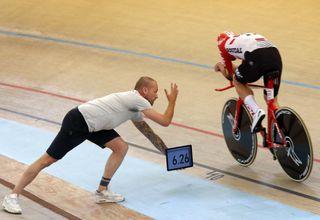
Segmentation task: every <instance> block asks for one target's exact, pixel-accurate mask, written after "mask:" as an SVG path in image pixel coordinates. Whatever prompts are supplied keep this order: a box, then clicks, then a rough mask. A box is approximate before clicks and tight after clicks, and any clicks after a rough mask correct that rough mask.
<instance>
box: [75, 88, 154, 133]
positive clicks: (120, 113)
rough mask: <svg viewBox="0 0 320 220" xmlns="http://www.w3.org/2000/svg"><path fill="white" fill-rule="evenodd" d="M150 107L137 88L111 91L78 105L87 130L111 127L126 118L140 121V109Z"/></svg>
mask: <svg viewBox="0 0 320 220" xmlns="http://www.w3.org/2000/svg"><path fill="white" fill-rule="evenodd" d="M148 108H151V104H150V103H149V101H148V100H146V99H145V98H143V97H142V96H141V95H140V94H139V92H138V91H137V90H132V91H128V92H119V93H113V94H110V95H107V96H104V97H101V98H98V99H94V100H92V101H89V102H86V103H83V104H81V105H79V107H78V109H79V111H80V112H81V114H82V115H83V117H84V119H85V121H86V123H87V125H88V128H89V131H90V132H94V131H100V130H110V129H113V128H115V127H117V126H119V125H120V124H122V123H123V122H125V121H127V120H134V121H141V120H143V114H142V112H141V111H143V110H145V109H148Z"/></svg>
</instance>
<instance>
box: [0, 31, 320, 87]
mask: <svg viewBox="0 0 320 220" xmlns="http://www.w3.org/2000/svg"><path fill="white" fill-rule="evenodd" d="M0 35H4V36H13V37H18V38H29V39H34V40H42V41H52V42H56V43H62V44H67V45H74V46H80V47H86V48H91V49H98V50H103V51H108V52H115V53H123V54H129V55H133V56H140V57H147V58H151V59H157V60H162V61H166V62H171V63H180V64H185V65H190V66H194V67H199V68H204V69H212V65H208V64H199V63H194V62H190V61H186V60H180V59H175V58H168V57H162V56H157V55H152V54H148V53H141V52H135V51H130V50H124V49H120V48H113V47H107V46H104V45H99V44H92V43H86V42H81V41H76V40H67V39H60V38H54V37H49V36H43V35H35V34H27V33H20V32H15V31H7V30H3V29H2V30H1V29H0ZM282 82H283V83H285V84H289V85H294V86H299V87H305V88H309V89H316V90H320V86H318V85H311V84H305V83H298V82H291V81H287V80H282Z"/></svg>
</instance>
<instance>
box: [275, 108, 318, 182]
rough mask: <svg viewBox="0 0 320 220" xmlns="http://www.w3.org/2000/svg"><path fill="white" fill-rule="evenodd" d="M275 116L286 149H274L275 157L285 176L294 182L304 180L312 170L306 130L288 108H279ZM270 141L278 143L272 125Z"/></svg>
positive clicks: (294, 113)
mask: <svg viewBox="0 0 320 220" xmlns="http://www.w3.org/2000/svg"><path fill="white" fill-rule="evenodd" d="M275 116H276V119H277V122H278V125H279V128H280V130H281V132H282V133H283V136H284V139H285V141H286V144H287V147H279V148H274V149H275V155H276V157H277V159H278V161H279V163H280V165H281V167H282V169H283V170H284V171H285V172H286V174H287V175H288V176H289V177H290V178H292V179H293V180H294V181H297V182H302V181H304V180H306V179H307V178H308V177H309V175H310V173H311V170H312V165H313V148H312V143H311V139H310V136H309V133H308V130H307V128H306V126H305V124H304V123H303V121H302V119H301V117H300V116H299V115H298V114H297V113H296V112H295V111H294V110H292V109H290V108H288V107H282V108H279V109H278V110H277V111H276V112H275ZM271 128H272V140H273V141H274V142H275V143H279V142H281V141H280V137H279V135H278V133H277V132H276V128H275V125H274V123H272V125H271Z"/></svg>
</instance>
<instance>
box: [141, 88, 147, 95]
mask: <svg viewBox="0 0 320 220" xmlns="http://www.w3.org/2000/svg"><path fill="white" fill-rule="evenodd" d="M142 92H143V94H144V95H146V94H147V93H148V88H147V87H143V88H142Z"/></svg>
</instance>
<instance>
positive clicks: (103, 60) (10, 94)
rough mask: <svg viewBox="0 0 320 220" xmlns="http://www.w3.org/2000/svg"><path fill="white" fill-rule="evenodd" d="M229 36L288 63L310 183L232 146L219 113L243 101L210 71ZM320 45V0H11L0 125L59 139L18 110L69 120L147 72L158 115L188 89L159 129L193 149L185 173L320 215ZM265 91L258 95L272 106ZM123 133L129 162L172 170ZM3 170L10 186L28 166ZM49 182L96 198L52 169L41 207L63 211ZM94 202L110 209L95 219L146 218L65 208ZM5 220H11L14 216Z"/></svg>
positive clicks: (4, 12)
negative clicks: (155, 89)
mask: <svg viewBox="0 0 320 220" xmlns="http://www.w3.org/2000/svg"><path fill="white" fill-rule="evenodd" d="M224 30H232V31H234V32H238V33H239V32H257V33H261V34H263V35H265V36H266V37H267V38H269V39H270V40H272V41H273V42H274V43H275V44H276V45H277V46H278V48H279V49H280V52H281V54H282V57H283V62H284V71H283V78H282V80H283V83H282V86H281V90H280V96H279V101H280V104H281V105H283V106H289V107H292V108H293V109H295V110H296V111H297V112H298V113H299V114H300V116H301V117H302V118H303V119H304V122H305V124H306V125H307V127H308V129H309V133H310V135H311V139H312V142H313V147H314V159H315V161H314V167H313V172H312V174H311V176H310V177H309V179H308V180H307V181H305V182H303V183H295V182H293V181H291V180H290V179H289V178H288V177H287V176H286V175H285V174H284V172H283V171H282V170H281V168H280V165H279V164H278V162H277V161H273V160H272V157H271V155H270V153H269V152H268V151H267V150H264V149H261V148H260V149H259V151H258V155H257V158H256V161H255V162H254V164H253V165H251V166H250V167H249V168H244V167H240V166H238V165H237V164H236V162H235V161H234V160H233V159H232V158H231V155H230V154H229V152H228V150H227V147H226V145H225V142H224V140H223V138H222V130H221V121H220V115H221V110H222V106H223V104H224V102H225V101H226V99H227V98H228V97H231V96H236V94H235V92H234V91H227V92H225V93H218V92H214V88H218V87H223V86H224V85H226V81H225V80H224V79H223V77H222V76H221V75H219V74H216V73H214V72H213V70H212V69H211V66H212V65H214V63H215V62H216V61H218V60H219V55H218V51H217V48H216V41H215V40H216V36H217V35H218V33H219V32H221V31H224ZM319 38H320V3H319V2H318V1H316V0H313V1H312V0H305V1H300V0H297V1H286V0H272V1H264V0H262V1H255V0H244V1H231V0H225V1H208V0H203V1H191V0H188V1H181V0H163V1H154V0H152V1H147V0H140V1H129V0H120V1H105V2H104V1H98V0H90V1H89V0H79V1H71V0H64V1H62V0H47V1H40V0H29V1H19V0H1V1H0V67H1V68H0V83H1V84H0V91H1V92H0V94H1V96H0V107H1V109H2V110H1V111H0V117H1V118H4V119H9V120H14V121H18V122H20V123H24V124H28V125H32V126H35V127H40V128H43V129H47V130H52V131H55V132H56V131H57V130H58V129H59V126H58V125H55V124H52V123H47V122H46V121H41V120H36V119H33V118H28V117H24V116H23V115H22V114H15V113H14V112H20V113H23V114H28V115H33V116H36V117H40V118H45V119H48V120H52V121H58V122H60V121H61V120H62V117H63V116H64V114H65V113H66V112H67V111H68V110H69V109H70V108H71V107H73V106H75V105H77V104H79V102H78V101H76V100H71V99H70V97H73V98H77V99H80V100H89V99H92V98H95V97H100V96H103V95H106V94H109V93H111V92H116V91H126V90H129V89H132V87H133V85H134V83H135V82H136V80H137V79H138V78H139V77H140V76H141V75H149V76H151V77H153V78H155V79H157V80H158V84H159V100H158V101H157V102H156V104H155V108H156V109H158V110H159V111H163V110H164V109H165V106H166V104H167V102H166V98H165V96H164V92H162V91H163V89H164V88H168V87H169V85H170V83H171V82H176V83H177V84H178V85H179V90H180V93H179V98H178V102H177V108H176V112H175V117H174V124H173V125H172V126H170V127H169V128H162V127H160V126H157V125H155V124H153V123H151V122H150V124H151V126H152V127H153V128H154V130H155V131H156V132H157V133H158V134H159V135H160V136H161V137H162V138H163V140H164V141H165V142H166V143H167V145H168V146H178V145H183V144H192V145H193V150H194V161H195V162H196V163H197V165H196V166H195V167H194V168H192V169H187V170H185V171H184V172H188V173H191V174H193V175H196V176H200V177H202V178H207V174H208V172H210V171H212V170H216V171H218V172H220V173H222V174H224V177H223V178H220V179H218V180H216V181H217V182H218V183H219V184H223V185H226V186H229V187H234V188H237V189H240V190H242V191H245V192H249V193H252V194H255V195H260V196H263V197H266V198H269V199H272V200H275V201H279V202H281V203H284V204H288V205H290V206H293V207H297V208H300V209H303V210H307V211H310V212H313V213H317V214H320V177H319V174H320V166H319V165H320V153H319V146H320V136H319V134H320V126H319V122H320V120H319V114H318V112H319V106H320V105H319V103H318V102H319V98H320V87H319V86H320V74H319V73H318V72H317V71H318V67H319V66H320V61H319V59H318V58H319V56H318V54H319V51H320V44H319V43H318V39H319ZM26 89H30V90H26ZM41 91H42V92H44V93H46V94H44V93H40V92H41ZM47 93H54V94H59V95H63V96H65V98H58V97H56V96H50V95H48V94H47ZM261 94H262V92H261V91H256V99H257V100H258V102H259V104H260V105H261V106H263V105H264V102H263V99H262V95H261ZM4 109H5V110H4ZM118 131H119V133H120V134H122V135H123V137H124V138H125V139H126V140H127V141H128V142H129V143H132V144H133V146H132V147H131V148H130V151H129V154H130V155H133V156H137V157H139V158H142V159H144V160H148V161H153V162H155V163H160V164H164V158H163V157H161V156H159V155H158V154H155V153H154V152H152V151H148V150H145V149H142V148H139V147H134V146H143V147H144V148H146V149H149V150H153V149H154V148H153V147H152V146H151V144H150V143H149V142H148V141H147V140H146V139H145V138H144V137H142V135H139V132H138V131H137V130H135V129H134V128H133V126H132V125H131V123H126V124H124V125H122V126H121V127H120V128H119V129H118ZM0 153H1V152H0ZM0 163H1V173H0V175H1V176H0V177H1V179H2V184H4V185H5V186H6V187H8V186H9V187H10V186H12V184H15V183H16V181H17V178H18V177H19V176H20V174H21V172H22V171H23V170H24V165H23V164H20V163H19V162H16V161H14V160H12V159H9V158H6V157H5V156H1V155H0ZM120 169H121V168H120ZM47 179H52V181H53V182H54V184H52V185H51V186H50V187H53V188H55V189H61V188H63V190H65V191H67V192H72V191H74V190H76V191H77V194H81V195H83V198H85V196H86V195H87V194H88V193H89V192H84V191H83V190H82V191H81V190H80V189H78V188H77V187H76V186H72V185H70V184H68V183H66V182H63V181H61V180H59V179H55V178H54V177H51V176H49V175H46V174H45V173H44V174H42V178H39V180H36V181H35V183H34V184H31V185H30V186H29V187H28V188H27V190H28V192H30V194H32V195H31V196H29V197H32V196H33V200H35V201H36V202H37V203H40V204H44V203H45V202H48V204H49V205H48V206H50V204H55V205H57V204H64V203H65V201H64V200H63V198H62V197H59V195H58V193H57V195H56V196H53V198H46V197H45V196H44V197H42V194H43V191H44V192H45V191H46V190H48V189H45V188H44V186H43V187H39V186H40V185H41V181H45V180H47ZM43 185H44V184H43ZM61 186H64V187H61ZM6 187H4V189H3V190H2V194H1V196H2V195H3V194H4V193H5V192H7V191H8V189H6ZM35 197H36V198H35ZM1 198H2V197H1ZM39 201H40V202H39ZM36 205H37V204H30V205H27V204H25V205H24V206H30V207H34V206H36ZM84 205H86V209H87V207H88V206H89V208H90V209H92V212H91V214H92V213H93V212H94V210H100V212H99V211H97V212H95V215H96V216H95V219H99V218H101V219H102V218H103V217H105V216H107V217H114V218H117V219H127V218H137V219H141V218H147V217H146V216H143V215H141V214H139V213H135V212H133V211H131V210H129V209H127V208H124V207H122V206H120V205H113V206H112V208H108V209H107V211H105V210H104V211H101V210H102V209H99V207H96V206H95V205H94V204H91V203H90V201H87V200H85V199H83V201H82V202H79V203H76V204H71V205H70V204H69V205H67V204H66V205H65V206H64V207H65V210H66V211H67V212H68V213H69V214H70V213H71V214H73V215H77V216H82V217H83V218H89V217H88V216H86V213H85V211H82V210H83V206H84ZM25 208H26V207H25ZM30 209H31V210H34V212H29V214H30V215H35V216H38V217H32V218H30V219H35V218H38V219H45V218H44V215H49V214H43V212H42V213H39V212H37V211H35V210H38V208H37V207H34V208H30ZM82 212H83V213H82ZM60 214H61V212H60ZM52 215H54V214H52ZM1 216H4V217H6V218H9V216H8V215H5V213H1V214H0V218H1V219H2V218H4V217H1ZM12 218H14V217H12ZM52 218H53V219H57V218H58V217H52ZM67 218H72V217H70V216H69V217H67Z"/></svg>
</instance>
